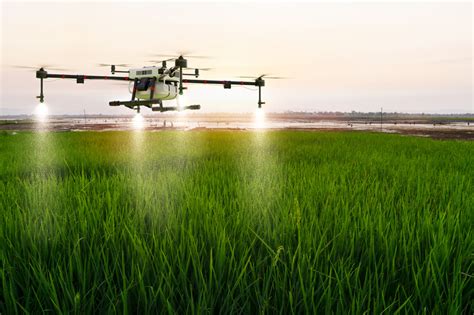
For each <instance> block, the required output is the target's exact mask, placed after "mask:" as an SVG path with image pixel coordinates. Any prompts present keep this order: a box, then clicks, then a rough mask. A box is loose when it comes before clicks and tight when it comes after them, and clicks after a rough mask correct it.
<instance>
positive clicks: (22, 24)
mask: <svg viewBox="0 0 474 315" xmlns="http://www.w3.org/2000/svg"><path fill="white" fill-rule="evenodd" d="M472 9H473V8H472V4H471V3H470V2H466V3H457V4H454V3H437V4H431V3H417V4H414V3H406V2H404V3H379V4H367V3H335V4H331V3H293V2H292V3H273V4H272V3H225V4H219V3H197V2H193V3H188V4H185V3H177V4H173V3H94V2H82V3H81V2H78V3H31V2H28V3H18V2H16V3H11V2H3V3H2V4H1V10H2V12H1V27H2V31H1V33H2V36H1V59H2V60H1V61H2V65H1V106H0V115H11V114H30V113H32V112H33V110H34V108H35V105H36V104H37V100H36V99H35V96H36V95H38V94H39V80H37V79H35V73H34V71H31V72H28V71H25V70H20V69H14V68H12V67H9V65H32V66H40V65H42V64H54V65H57V66H58V67H66V68H71V69H73V70H75V71H76V72H77V73H79V74H83V73H86V74H108V73H109V72H108V70H109V69H108V68H99V67H97V66H95V64H97V63H131V64H134V65H136V66H138V67H141V66H143V65H145V64H146V63H145V61H146V60H150V59H154V58H153V57H151V56H150V55H151V54H158V53H173V52H177V51H191V52H193V53H195V54H199V55H211V56H214V59H210V60H197V59H196V60H192V59H190V60H189V62H188V64H189V65H190V66H200V67H213V68H215V70H214V71H212V72H209V73H206V74H204V73H203V75H202V77H201V78H222V79H227V78H228V79H231V78H233V77H234V76H237V75H258V74H261V73H271V74H274V75H282V76H288V77H291V79H289V80H278V81H277V80H275V81H270V80H269V81H267V86H266V87H265V88H264V90H263V100H264V101H266V102H267V105H266V106H265V108H266V110H267V111H286V110H293V111H300V110H302V111H352V110H355V111H378V110H380V107H382V106H383V108H384V111H398V112H425V113H454V112H456V113H459V112H463V113H472V112H473V111H474V108H473V100H472V97H473V92H472V90H473V83H472V70H473V69H472V44H473V43H472V42H473V40H472V35H473V34H472V14H473V13H472ZM51 72H58V71H51ZM72 73H74V72H72ZM49 80H50V81H51V82H46V83H45V96H46V98H45V100H46V103H47V104H48V106H49V110H50V114H66V113H70V114H74V113H82V112H83V110H84V109H85V110H86V111H87V113H129V112H130V111H129V110H127V109H124V108H111V107H109V106H108V101H109V100H126V99H129V98H130V94H129V93H128V88H127V85H114V84H112V83H111V82H99V81H87V80H86V82H85V84H83V85H78V84H76V83H75V81H74V80H53V79H49ZM188 86H189V90H188V91H187V92H185V93H187V95H186V96H187V101H188V102H189V103H190V104H201V105H202V106H203V107H202V108H203V110H204V111H206V112H217V111H228V112H250V111H253V110H254V109H255V108H256V106H257V104H256V103H257V92H256V91H252V90H249V89H245V88H242V87H235V88H232V89H231V90H224V89H223V88H222V86H202V85H188Z"/></svg>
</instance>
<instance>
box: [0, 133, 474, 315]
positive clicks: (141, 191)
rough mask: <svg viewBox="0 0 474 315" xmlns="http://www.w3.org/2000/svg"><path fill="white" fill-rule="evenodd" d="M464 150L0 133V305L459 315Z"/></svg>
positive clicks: (467, 177)
mask: <svg viewBox="0 0 474 315" xmlns="http://www.w3.org/2000/svg"><path fill="white" fill-rule="evenodd" d="M473 165H474V143H473V142H464V141H435V140H431V139H423V138H413V137H404V136H400V135H390V134H374V133H357V132H353V133H337V132H294V131H293V132H291V131H273V132H228V131H220V132H219V131H212V132H206V131H203V132H198V131H195V132H156V133H151V132H150V133H142V132H100V133H94V132H81V133H24V132H20V133H18V134H16V135H13V134H10V133H2V134H0V282H1V283H0V313H2V314H14V313H23V312H31V313H41V312H51V313H76V314H90V313H96V314H101V313H106V312H114V313H115V312H119V313H122V312H124V313H135V314H144V313H151V314H163V313H176V314H185V313H218V312H219V313H222V314H229V313H243V314H259V313H262V314H274V313H282V314H291V313H303V312H306V313H309V314H312V313H318V314H328V313H340V314H347V313H352V314H363V313H369V314H381V313H387V314H394V313H397V312H400V313H413V314H460V313H464V314H472V313H473V312H474V307H473V304H472V301H473V300H474V284H473V280H474V279H473V277H474V259H473V258H474V256H473V253H474V238H473V229H472V226H473V222H474V194H473V192H474V171H473Z"/></svg>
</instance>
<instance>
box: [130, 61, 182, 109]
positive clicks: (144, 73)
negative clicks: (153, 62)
mask: <svg viewBox="0 0 474 315" xmlns="http://www.w3.org/2000/svg"><path fill="white" fill-rule="evenodd" d="M159 69H160V68H157V67H143V68H137V69H130V70H129V77H130V79H133V80H135V79H138V80H143V79H145V80H146V79H151V78H158V80H156V81H155V86H154V89H155V91H154V95H153V99H160V100H163V101H168V100H173V99H175V98H176V97H177V96H178V85H177V83H178V82H179V70H176V71H175V72H173V73H171V74H160V73H159V71H158V70H159ZM151 89H152V87H151V86H150V87H148V88H147V89H146V90H144V91H141V90H140V89H137V90H136V92H135V97H136V98H137V99H139V100H150V99H151V98H150V97H151V95H152V93H151Z"/></svg>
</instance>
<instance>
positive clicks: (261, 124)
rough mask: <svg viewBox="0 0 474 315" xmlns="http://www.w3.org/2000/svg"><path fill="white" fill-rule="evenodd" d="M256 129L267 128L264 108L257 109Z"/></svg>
mask: <svg viewBox="0 0 474 315" xmlns="http://www.w3.org/2000/svg"><path fill="white" fill-rule="evenodd" d="M255 128H258V129H263V128H265V111H264V110H263V108H257V111H256V112H255Z"/></svg>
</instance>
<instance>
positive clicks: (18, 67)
mask: <svg viewBox="0 0 474 315" xmlns="http://www.w3.org/2000/svg"><path fill="white" fill-rule="evenodd" d="M11 67H12V68H17V69H27V70H33V71H38V70H39V69H40V68H43V69H47V70H57V71H72V70H71V69H65V68H57V67H56V66H53V65H39V66H21V65H12V66H11Z"/></svg>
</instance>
